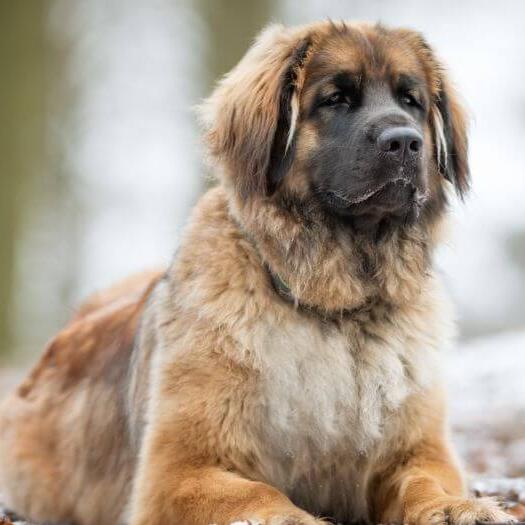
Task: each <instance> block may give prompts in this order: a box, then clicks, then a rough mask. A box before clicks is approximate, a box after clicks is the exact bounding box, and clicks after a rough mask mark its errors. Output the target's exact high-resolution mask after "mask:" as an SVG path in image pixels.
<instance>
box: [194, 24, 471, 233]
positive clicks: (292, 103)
mask: <svg viewBox="0 0 525 525" xmlns="http://www.w3.org/2000/svg"><path fill="white" fill-rule="evenodd" d="M203 115H204V120H205V123H206V125H207V140H208V144H209V147H210V152H211V155H212V158H213V159H215V160H216V161H218V163H219V164H220V165H221V167H222V171H223V177H224V179H225V181H226V182H227V184H229V185H230V187H232V188H233V189H234V191H235V193H236V195H237V196H238V197H240V198H241V199H243V200H245V201H249V200H251V199H260V198H265V199H272V198H274V199H277V198H279V195H281V196H282V195H283V194H286V195H287V197H288V198H290V196H293V197H294V198H297V199H309V200H310V201H312V200H315V201H316V203H317V204H318V205H319V207H320V208H321V209H322V210H324V211H326V213H329V214H330V215H332V216H334V217H336V218H337V219H340V220H342V221H345V222H348V223H349V224H351V225H353V226H354V227H355V228H356V229H358V230H369V229H370V228H376V227H377V226H378V225H379V224H381V223H383V224H384V223H385V222H387V223H388V224H407V222H408V223H413V222H414V221H417V220H418V219H421V217H425V216H426V217H431V216H435V215H436V214H437V213H439V212H440V211H441V210H442V209H443V207H444V203H445V185H446V184H447V183H446V182H445V181H446V180H448V181H449V182H451V183H452V184H453V185H454V186H455V188H456V190H457V192H458V193H459V194H460V195H463V194H464V193H465V191H466V190H467V189H468V186H469V173H468V163H467V138H466V129H465V127H466V126H465V117H464V113H463V111H462V109H461V107H460V105H459V103H458V101H457V98H456V95H455V93H454V92H453V90H452V88H451V87H450V84H449V81H448V80H447V78H446V76H445V73H444V70H443V67H442V66H441V65H440V63H439V62H438V61H437V59H436V58H435V56H434V53H433V52H432V49H431V48H430V46H429V45H428V44H427V43H426V41H425V40H424V39H423V37H422V36H421V35H420V34H418V33H416V32H413V31H410V30H404V29H387V28H385V27H383V26H379V25H376V26H372V25H366V24H356V25H354V24H345V23H332V22H323V23H318V24H314V25H311V26H306V27H302V28H298V29H297V28H296V29H286V28H284V27H282V26H272V27H270V28H269V29H267V30H266V31H264V32H263V33H262V34H261V35H260V37H259V38H258V39H257V41H256V42H255V44H254V45H253V46H252V48H251V49H250V50H249V51H248V53H247V54H246V55H245V57H244V58H243V59H242V60H241V62H240V63H239V64H238V65H237V66H236V67H235V68H234V69H233V70H232V71H231V72H230V73H229V74H228V75H227V76H226V77H225V78H224V79H223V80H222V81H221V82H220V83H219V85H218V87H217V88H216V90H215V91H214V93H213V94H212V96H211V97H210V98H209V99H208V101H207V102H206V103H205V104H204V105H203Z"/></svg>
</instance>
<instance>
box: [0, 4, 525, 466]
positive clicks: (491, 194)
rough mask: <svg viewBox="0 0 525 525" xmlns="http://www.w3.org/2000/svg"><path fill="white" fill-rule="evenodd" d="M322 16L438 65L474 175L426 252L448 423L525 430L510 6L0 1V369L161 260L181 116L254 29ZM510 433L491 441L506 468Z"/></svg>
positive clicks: (187, 132)
mask: <svg viewBox="0 0 525 525" xmlns="http://www.w3.org/2000/svg"><path fill="white" fill-rule="evenodd" d="M327 17H331V18H333V19H336V20H337V19H341V18H349V19H361V20H371V21H381V22H383V23H385V24H392V25H403V26H409V27H413V28H417V29H419V30H421V31H422V32H423V33H424V34H425V35H426V37H427V38H428V40H429V42H430V43H431V44H432V45H434V46H435V47H436V49H437V50H438V53H439V55H440V56H442V57H443V58H444V59H445V61H446V63H447V64H448V65H449V69H450V71H451V75H452V77H453V78H454V79H455V81H456V84H457V85H458V87H459V89H460V91H461V93H462V94H463V96H464V99H465V101H466V102H467V107H468V109H469V111H470V113H471V115H472V117H473V120H472V131H471V166H472V174H473V180H474V185H473V193H472V195H471V196H470V198H469V199H468V200H467V202H466V204H464V205H461V204H459V203H455V205H454V209H453V221H454V223H453V229H452V231H453V236H452V239H451V241H450V243H449V244H448V245H447V246H445V247H443V249H442V250H441V251H440V253H439V257H438V264H439V267H440V269H441V271H442V272H443V273H444V276H445V279H446V282H447V285H448V288H449V290H450V292H451V294H452V295H453V297H454V300H455V303H456V305H457V310H458V319H459V327H460V338H461V346H460V347H459V350H456V357H455V361H453V365H452V368H453V370H454V373H455V374H456V375H455V376H454V377H455V380H454V381H455V383H456V385H455V386H454V387H453V389H452V397H454V398H457V399H459V398H461V399H462V400H463V401H462V403H463V404H462V405H461V406H458V408H456V409H455V410H456V415H455V416H454V417H456V421H459V422H460V423H461V422H463V421H464V418H465V417H466V416H465V414H467V413H468V414H470V415H472V414H473V413H476V414H478V413H479V416H480V417H481V418H483V417H485V419H487V416H486V414H487V412H486V403H489V404H490V403H492V405H491V406H493V408H494V410H495V412H497V413H500V412H501V413H505V414H506V415H507V416H506V417H507V418H508V420H509V425H510V424H511V422H512V421H525V391H524V390H523V383H524V381H523V379H524V378H525V205H524V203H523V200H524V198H525V146H524V144H525V140H524V138H525V89H524V87H523V86H524V85H525V31H524V29H523V22H524V20H525V2H522V1H520V0H514V1H513V0H502V1H501V2H498V3H497V5H496V4H494V2H492V1H489V0H463V1H461V2H458V1H456V0H446V1H443V0H441V1H435V0H434V1H422V0H344V1H343V0H301V1H295V0H281V1H278V0H258V1H253V2H252V1H247V0H194V1H190V0H126V1H124V0H89V1H80V0H0V124H1V125H0V182H1V184H0V242H1V244H0V253H1V257H0V362H2V363H4V365H6V366H7V365H9V366H14V364H16V365H18V364H19V363H25V362H27V361H28V360H31V359H34V357H35V356H36V355H37V354H38V353H39V352H40V351H41V349H42V347H43V345H44V344H45V342H46V340H47V339H48V338H49V337H50V336H51V335H52V334H53V333H54V332H55V331H56V330H57V329H58V328H59V327H60V326H61V325H62V324H63V323H64V322H65V321H66V320H67V318H68V317H69V316H70V315H71V313H72V311H73V309H74V307H75V305H76V304H77V303H78V301H79V300H80V299H81V298H82V297H84V296H85V295H86V294H88V293H91V292H93V291H96V290H99V289H101V288H103V287H104V286H106V285H108V284H110V283H112V282H114V281H115V280H116V279H118V278H120V277H122V276H124V275H126V274H128V273H130V272H133V271H135V270H140V269H142V268H145V267H151V266H158V265H159V264H160V265H162V264H166V263H167V262H168V261H169V259H170V257H171V256H172V254H173V252H174V250H175V249H176V246H177V242H178V237H179V235H180V231H181V228H182V227H183V225H184V223H185V221H186V220H187V217H188V213H189V210H190V209H191V207H192V205H193V204H194V203H195V201H196V199H197V198H198V196H199V194H200V193H201V192H202V191H203V189H204V188H205V186H206V182H205V175H204V168H203V164H202V160H201V159H202V148H201V144H200V138H199V130H198V128H197V126H196V123H195V118H194V114H193V112H192V106H194V105H195V104H197V103H198V102H199V101H200V100H201V99H202V98H203V97H204V96H205V95H206V94H207V93H209V91H210V90H211V88H212V86H213V82H214V81H215V80H216V79H217V78H218V77H219V76H220V75H221V74H223V73H225V72H226V71H228V69H229V68H231V67H232V66H233V65H234V64H235V63H236V62H237V61H238V59H239V58H240V57H241V55H242V54H243V52H244V51H245V50H246V48H247V47H248V45H249V44H250V42H251V40H252V39H253V37H254V35H255V34H256V33H257V32H258V31H259V30H260V29H261V28H262V27H263V26H264V25H265V24H267V23H268V22H271V21H281V22H283V23H286V24H298V23H304V22H307V21H311V20H315V19H325V18H327ZM469 356H470V357H469ZM480 363H482V364H483V366H484V368H480V366H478V365H479V364H480ZM469 378H470V379H469ZM479 385H481V386H482V387H483V388H481V389H480V388H479ZM480 399H482V400H483V401H482V402H481V401H480ZM509 400H510V402H509ZM509 405H512V410H510V409H509V408H508V407H509ZM455 406H456V405H455ZM476 410H477V411H478V412H476ZM520 418H521V419H520ZM459 426H461V425H460V424H459V423H458V428H459ZM518 426H519V425H518ZM515 427H516V424H514V428H515ZM499 428H501V427H499ZM509 428H510V427H509ZM521 428H523V435H521V434H520V435H519V436H514V438H515V439H514V438H513V439H510V438H508V437H507V438H505V439H506V441H505V443H506V444H505V446H510V445H512V446H513V447H518V448H517V449H516V450H517V452H515V455H514V457H519V458H522V460H523V462H522V463H521V465H522V467H517V470H516V468H515V469H514V471H513V472H517V473H521V472H522V471H523V472H525V427H521ZM520 432H521V430H520ZM467 441H469V443H468V446H471V445H472V443H471V441H470V440H467ZM509 443H510V445H509ZM516 443H518V444H517V445H516ZM465 446H467V444H465ZM513 450H514V449H513ZM513 465H516V462H515V461H514V463H513ZM480 468H481V467H480ZM484 468H485V467H484ZM513 468H514V467H513ZM498 469H499V471H503V470H505V468H503V467H501V464H496V466H495V467H494V469H493V470H495V471H498ZM520 469H522V470H520ZM506 472H508V469H507V470H506Z"/></svg>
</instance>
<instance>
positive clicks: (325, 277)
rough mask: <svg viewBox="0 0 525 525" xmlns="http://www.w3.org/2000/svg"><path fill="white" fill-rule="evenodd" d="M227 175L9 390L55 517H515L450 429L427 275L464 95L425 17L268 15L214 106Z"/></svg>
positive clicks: (82, 523) (463, 179) (260, 524)
mask: <svg viewBox="0 0 525 525" xmlns="http://www.w3.org/2000/svg"><path fill="white" fill-rule="evenodd" d="M200 112H201V115H202V120H203V125H204V128H205V140H206V143H207V146H208V151H209V160H210V164H211V166H212V167H213V170H214V172H215V174H216V176H217V179H218V181H219V182H218V184H217V186H216V187H214V188H212V189H210V190H209V191H208V192H207V193H206V194H205V195H204V196H203V197H202V198H201V200H200V202H199V203H198V204H197V206H196V208H195V210H194V212H193V214H192V216H191V219H190V221H189V224H188V226H187V228H186V231H185V236H184V238H183V240H182V242H181V245H180V248H179V250H178V253H177V255H176V257H175V258H174V261H173V263H172V265H171V266H170V267H169V269H168V270H167V271H166V272H164V273H163V274H160V273H151V274H145V275H142V276H138V277H135V278H132V279H131V280H128V281H126V282H124V283H123V284H120V285H118V286H117V287H115V288H113V289H111V290H109V291H107V292H103V293H101V294H99V295H97V296H95V297H93V298H92V299H91V300H89V301H88V302H87V303H86V304H85V305H84V306H82V307H81V308H80V310H79V311H78V312H77V314H76V316H75V317H74V318H73V319H72V320H71V322H70V324H69V325H68V326H67V327H66V328H65V329H64V330H62V331H61V332H60V333H59V334H58V335H57V336H56V337H55V338H54V339H53V340H52V341H51V343H50V344H49V346H48V348H47V350H46V352H45V354H44V356H43V358H42V359H41V361H40V362H39V364H37V366H36V367H35V368H34V369H33V371H32V372H31V374H30V375H29V377H28V378H27V379H26V380H25V381H24V382H23V383H22V384H21V385H20V386H19V387H18V389H17V390H16V392H14V393H13V394H12V395H11V397H10V398H9V399H8V400H7V402H6V403H5V404H4V405H3V408H2V411H1V421H0V433H1V436H0V458H1V461H0V463H1V465H0V478H1V482H0V492H1V493H2V494H3V497H4V498H5V503H6V504H7V505H8V506H9V507H10V508H12V509H13V510H14V511H16V512H18V513H20V514H22V515H24V516H27V517H28V518H31V519H32V520H35V521H38V522H52V523H72V524H76V525H114V524H129V525H170V524H173V525H208V524H216V525H231V524H239V523H240V524H245V525H246V524H249V525H292V524H293V525H314V524H316V523H321V520H323V519H332V520H337V521H339V522H356V521H360V522H365V523H377V522H382V523H386V522H398V523H409V524H428V523H432V524H440V523H450V524H456V525H459V524H461V525H463V524H474V523H475V522H478V521H481V522H483V521H508V520H510V519H511V518H510V516H508V515H507V514H506V513H504V512H503V510H500V508H499V506H498V504H497V503H496V502H494V501H492V500H490V499H470V498H469V497H468V496H467V495H466V492H465V488H464V485H463V481H462V475H461V470H460V468H459V467H458V464H457V461H456V458H455V455H454V451H453V450H452V449H451V445H450V442H449V438H448V436H447V433H448V429H447V422H446V410H445V403H444V392H443V381H442V379H441V373H440V360H441V358H440V350H441V349H442V348H443V347H444V346H445V345H446V344H447V341H448V340H449V337H450V335H451V332H452V324H453V323H451V314H450V309H449V307H448V306H447V301H446V299H445V297H444V294H443V293H442V290H441V287H440V284H439V278H438V276H437V275H436V273H435V271H434V269H433V254H434V251H435V247H436V245H437V243H438V242H439V241H440V240H441V239H442V237H443V235H442V234H443V232H444V231H445V230H446V229H445V228H444V222H445V215H446V209H447V199H448V198H450V195H451V193H452V191H451V188H455V190H456V191H457V193H459V194H460V195H464V194H465V192H466V191H467V189H468V187H469V172H468V163H467V137H466V123H465V116H464V112H463V110H462V108H461V106H460V104H459V103H458V99H457V96H456V94H455V92H454V90H453V88H452V87H451V85H450V82H449V80H448V79H447V76H446V74H445V71H444V68H443V66H442V65H441V63H440V62H439V61H438V60H437V58H436V57H435V55H434V52H433V50H432V48H431V47H430V46H429V44H428V43H427V42H426V41H425V40H424V38H423V37H422V36H421V35H420V34H418V33H416V32H414V31H411V30H406V29H389V28H386V27H384V26H382V25H369V24H364V23H359V24H354V23H342V22H337V23H335V22H330V21H326V22H320V23H315V24H311V25H307V26H302V27H298V28H285V27H283V26H280V25H273V26H271V27H269V28H268V29H266V30H265V31H264V32H263V33H262V34H261V35H260V36H259V37H258V38H257V40H256V42H255V44H254V45H253V46H252V47H251V49H250V50H249V51H248V52H247V54H246V55H245V56H244V58H243V59H242V60H241V61H240V62H239V64H238V65H237V66H236V67H235V68H234V69H233V70H232V71H231V72H230V73H229V74H227V75H226V76H225V77H224V78H223V79H222V80H221V81H220V82H219V84H218V85H217V87H216V89H215V91H214V92H213V93H212V95H211V97H210V98H209V99H207V100H206V101H205V102H204V103H203V105H202V106H201V108H200Z"/></svg>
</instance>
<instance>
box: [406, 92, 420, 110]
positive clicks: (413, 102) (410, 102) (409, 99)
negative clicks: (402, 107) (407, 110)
mask: <svg viewBox="0 0 525 525" xmlns="http://www.w3.org/2000/svg"><path fill="white" fill-rule="evenodd" d="M401 102H403V104H406V105H407V106H412V107H414V108H419V107H421V103H420V102H419V101H418V100H417V98H416V97H415V96H414V95H412V94H410V93H404V94H403V95H401Z"/></svg>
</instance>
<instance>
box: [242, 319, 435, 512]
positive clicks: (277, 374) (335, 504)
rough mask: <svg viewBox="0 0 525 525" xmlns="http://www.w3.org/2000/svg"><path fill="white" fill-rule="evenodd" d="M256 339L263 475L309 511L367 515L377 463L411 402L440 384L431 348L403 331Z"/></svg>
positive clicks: (316, 330) (307, 329)
mask: <svg viewBox="0 0 525 525" xmlns="http://www.w3.org/2000/svg"><path fill="white" fill-rule="evenodd" d="M259 333H260V334H264V335H261V336H260V339H259V340H258V341H252V344H254V345H255V346H256V347H257V346H258V347H259V348H258V349H257V355H258V358H259V367H260V394H261V395H262V409H261V411H260V413H259V417H258V418H257V420H256V421H254V424H255V425H256V427H257V428H258V435H259V437H260V442H259V454H258V455H259V457H260V458H261V462H260V464H261V465H262V467H261V468H262V470H263V472H261V475H262V477H263V478H265V479H266V480H267V481H269V482H271V483H272V484H274V485H275V486H277V487H279V488H280V489H281V490H283V491H285V492H286V493H287V494H289V495H290V496H291V497H292V498H293V499H294V500H295V501H296V502H297V503H298V504H300V505H302V506H304V507H305V508H308V509H310V510H311V511H312V512H327V511H329V510H331V509H333V508H337V509H340V510H341V511H342V512H344V515H345V516H348V512H350V510H349V509H351V513H352V516H353V517H357V518H364V517H365V516H366V486H367V479H368V477H369V475H370V472H371V471H372V469H373V463H374V461H375V458H376V457H377V456H378V455H379V454H380V452H381V449H382V448H384V446H385V443H386V442H393V441H394V440H395V434H396V432H398V431H399V428H400V419H402V417H403V416H402V412H403V406H404V404H405V401H406V400H407V398H408V397H409V396H410V395H412V394H415V393H417V392H418V390H420V389H424V388H426V387H428V386H429V385H430V383H431V382H432V381H433V379H434V377H433V376H434V371H435V366H434V363H433V360H434V354H435V351H434V350H435V348H434V344H432V343H430V342H429V341H428V340H425V338H424V337H419V336H417V335H416V334H415V333H405V332H404V331H403V330H402V329H401V330H397V331H396V330H392V331H391V332H390V333H389V337H382V336H380V335H379V333H376V334H374V335H372V334H368V335H365V333H364V332H363V331H362V330H359V329H356V330H342V329H341V327H336V326H332V327H330V326H321V325H319V324H318V323H311V322H304V323H300V322H299V323H297V322H290V323H287V324H284V325H281V326H279V327H276V325H275V323H272V325H271V326H270V325H269V326H267V327H266V329H262V330H261V331H260V332H259ZM335 487H337V490H334V488H335ZM334 500H335V501H334Z"/></svg>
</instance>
